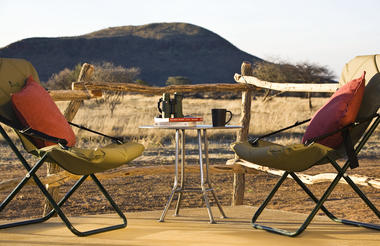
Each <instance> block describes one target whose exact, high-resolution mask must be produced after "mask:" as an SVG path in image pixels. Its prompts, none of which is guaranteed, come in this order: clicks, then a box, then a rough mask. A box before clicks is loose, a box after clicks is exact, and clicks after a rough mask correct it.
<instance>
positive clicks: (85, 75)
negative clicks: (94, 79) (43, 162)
mask: <svg viewBox="0 0 380 246" xmlns="http://www.w3.org/2000/svg"><path fill="white" fill-rule="evenodd" d="M93 72H94V66H93V65H91V64H87V63H84V64H83V65H82V69H81V71H80V73H79V76H78V82H80V81H88V80H89V79H90V78H91V76H92V74H93ZM82 102H83V100H73V101H70V103H69V105H68V106H67V108H66V110H65V112H64V116H65V118H66V120H67V121H72V120H73V119H74V117H75V115H76V113H77V112H78V110H79V107H80V105H81V104H82ZM61 171H62V169H61V168H60V167H59V166H58V165H57V164H55V163H48V165H47V176H49V175H52V174H56V173H59V172H61ZM46 188H47V189H48V191H49V193H50V194H51V195H52V197H53V198H54V200H55V201H58V200H59V187H49V185H48V184H47V185H46ZM51 209H52V207H51V205H50V203H49V201H48V200H47V199H46V200H45V206H44V215H46V214H47V213H49V212H50V210H51Z"/></svg>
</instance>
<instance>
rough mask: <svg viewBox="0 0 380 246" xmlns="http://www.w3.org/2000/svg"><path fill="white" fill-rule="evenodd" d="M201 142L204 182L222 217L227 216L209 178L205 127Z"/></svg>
mask: <svg viewBox="0 0 380 246" xmlns="http://www.w3.org/2000/svg"><path fill="white" fill-rule="evenodd" d="M203 144H204V152H205V159H206V182H205V183H207V185H208V187H209V190H210V191H211V193H212V196H213V197H214V200H215V202H216V205H217V206H218V208H219V211H220V213H221V215H222V218H227V216H226V215H225V213H224V211H223V208H222V206H221V204H220V203H219V200H218V198H217V197H216V194H215V191H214V189H213V188H212V186H211V180H210V177H209V169H208V168H209V158H208V138H207V133H206V129H203Z"/></svg>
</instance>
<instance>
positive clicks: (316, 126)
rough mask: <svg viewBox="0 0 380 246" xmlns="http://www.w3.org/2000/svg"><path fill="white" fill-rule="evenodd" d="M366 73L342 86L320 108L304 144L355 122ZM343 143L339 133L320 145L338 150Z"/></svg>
mask: <svg viewBox="0 0 380 246" xmlns="http://www.w3.org/2000/svg"><path fill="white" fill-rule="evenodd" d="M364 77H365V72H364V73H363V75H362V76H361V77H360V78H357V79H354V80H352V81H351V82H349V83H347V84H345V85H344V86H342V87H341V88H340V89H339V90H337V91H336V92H335V93H334V94H333V95H332V96H331V98H330V99H329V101H328V102H327V103H326V104H325V105H323V107H322V108H320V109H319V110H318V111H317V112H316V113H315V115H314V116H313V118H312V119H311V122H310V124H309V126H308V127H307V129H306V132H305V135H304V136H303V138H302V142H303V143H305V142H306V141H307V140H309V139H311V138H314V137H318V136H322V135H324V134H327V133H330V132H333V131H335V130H338V129H340V128H342V127H343V126H345V125H348V124H350V123H352V122H354V121H355V119H356V115H357V114H358V111H359V108H360V104H361V102H362V99H363V95H364V87H365V78H364ZM342 142H343V138H342V134H341V133H337V134H334V135H332V136H329V137H327V138H325V139H322V140H320V141H318V143H320V144H323V145H325V146H328V147H331V148H337V147H338V146H339V145H340V144H341V143H342Z"/></svg>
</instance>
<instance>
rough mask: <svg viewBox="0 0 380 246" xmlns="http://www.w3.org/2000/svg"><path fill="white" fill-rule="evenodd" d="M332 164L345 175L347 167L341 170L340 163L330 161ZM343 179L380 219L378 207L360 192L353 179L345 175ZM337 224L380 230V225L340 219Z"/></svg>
mask: <svg viewBox="0 0 380 246" xmlns="http://www.w3.org/2000/svg"><path fill="white" fill-rule="evenodd" d="M330 162H331V164H332V165H333V166H334V168H335V169H336V170H337V171H338V172H339V173H345V170H346V169H345V165H344V166H343V168H341V167H340V166H339V165H338V163H336V162H335V161H330ZM346 165H348V163H346ZM343 178H344V179H345V180H346V182H347V183H348V184H349V185H350V187H351V188H352V189H353V190H354V191H355V192H356V194H358V196H359V197H360V198H361V199H362V200H363V201H364V202H365V204H366V205H367V206H368V207H369V208H370V209H371V210H372V212H373V213H374V214H375V215H376V216H377V218H379V219H380V212H379V210H378V209H377V208H376V206H375V205H374V204H373V203H372V202H371V201H370V200H369V199H368V197H367V196H366V195H365V194H364V193H363V192H362V191H361V190H360V188H359V187H358V186H357V185H356V184H355V183H354V181H352V179H351V178H350V177H349V176H348V175H343ZM337 222H340V223H343V224H347V225H354V226H361V227H365V228H370V229H375V230H380V225H375V224H369V223H363V222H359V221H352V220H346V219H338V220H337Z"/></svg>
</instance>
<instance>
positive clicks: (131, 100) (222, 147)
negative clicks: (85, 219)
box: [0, 94, 380, 223]
mask: <svg viewBox="0 0 380 246" xmlns="http://www.w3.org/2000/svg"><path fill="white" fill-rule="evenodd" d="M158 99H159V96H141V95H133V94H128V95H126V96H125V97H124V98H123V99H122V102H121V104H120V105H118V107H117V108H116V109H115V111H114V113H113V115H112V117H111V115H110V112H109V106H107V104H106V103H100V104H99V103H95V100H88V101H85V102H84V105H82V107H81V109H80V110H79V112H78V114H77V116H76V118H75V119H74V122H75V123H79V124H83V125H85V126H87V127H89V128H92V129H96V130H99V131H101V132H104V133H106V134H110V135H116V136H122V137H124V138H125V139H130V140H133V141H138V142H140V143H142V144H144V145H145V147H146V150H145V152H144V153H143V156H141V157H139V158H137V159H136V160H134V161H132V162H131V163H129V164H127V165H125V166H123V167H120V169H123V168H125V167H129V166H130V167H133V166H154V165H173V163H174V132H173V131H170V130H152V129H139V128H138V127H139V126H140V125H147V124H152V123H153V117H154V116H155V115H157V113H158V112H157V109H156V105H157V101H158ZM326 100H327V98H313V100H312V102H313V106H314V107H313V109H312V110H310V109H309V106H308V101H307V99H301V98H295V97H281V98H274V99H273V100H270V101H268V102H263V101H262V100H261V98H255V100H254V101H253V102H252V103H253V104H252V118H251V125H250V135H251V136H255V135H260V134H263V133H267V132H270V131H272V130H275V129H279V128H282V127H285V126H288V125H291V124H293V123H294V122H295V121H297V120H303V119H306V118H309V117H311V116H312V115H313V113H314V112H315V111H316V110H317V109H318V108H319V107H320V106H321V105H322V104H323V103H324V102H325V101H326ZM58 104H59V107H60V108H62V109H63V108H65V107H66V105H67V103H64V102H60V103H58ZM183 105H184V106H183V107H184V108H183V111H184V113H185V114H187V115H193V116H200V117H203V118H204V123H205V124H210V123H211V115H210V112H211V108H227V109H228V110H231V111H232V112H233V114H234V116H233V119H232V121H231V124H238V123H239V119H240V105H241V100H240V99H217V100H216V99H207V98H203V99H194V98H193V99H190V98H186V96H185V99H184V101H183ZM305 128H306V126H300V127H298V128H296V129H293V130H291V131H288V132H286V133H283V134H280V135H278V136H276V137H274V138H271V139H269V140H271V141H276V142H278V143H282V144H286V143H291V142H297V141H298V142H299V141H300V139H301V138H302V133H303V132H304V131H305ZM9 132H10V131H9ZM187 133H188V134H189V136H188V137H187V144H188V145H187V152H186V154H187V157H188V158H187V160H186V161H187V164H189V165H196V164H197V146H196V145H195V132H190V131H188V132H187ZM235 134H236V132H235V131H216V130H215V131H209V134H208V135H209V153H210V155H209V156H210V164H211V165H215V164H218V165H224V164H225V163H226V161H227V160H228V159H232V158H233V157H234V154H233V152H232V151H231V149H230V147H229V145H230V143H232V142H233V141H234V139H235ZM77 136H78V139H79V141H78V145H79V146H82V147H96V146H98V145H104V144H105V143H106V142H107V140H104V139H102V138H99V137H97V136H96V135H92V134H90V133H87V132H84V131H77ZM379 142H380V134H379V130H378V131H376V132H375V134H374V136H373V137H372V138H371V139H370V140H369V144H368V145H367V147H365V148H364V149H363V151H362V154H361V155H360V158H361V159H360V160H361V161H360V167H359V168H357V169H355V170H353V171H351V170H350V171H349V173H355V174H359V175H364V176H367V177H372V178H380V176H379V170H380V166H379V164H380V161H379V157H380V153H379V151H378V146H379ZM0 148H1V153H0V155H1V165H0V170H1V171H0V182H1V181H4V180H8V179H12V178H16V177H20V175H21V174H23V173H25V171H24V170H23V169H22V168H21V167H20V165H19V163H17V161H16V157H15V156H14V154H12V152H11V150H10V149H9V148H7V146H6V143H5V142H1V143H0ZM28 160H31V161H33V157H29V158H28ZM326 172H334V170H333V169H332V168H330V167H329V166H327V165H323V166H318V167H313V168H311V169H309V170H308V171H307V172H306V173H308V174H317V173H326ZM45 173H46V168H42V169H41V171H39V173H38V175H40V176H44V175H45ZM278 178H279V177H278V176H274V175H270V174H267V173H264V172H257V174H249V175H246V190H245V199H244V204H246V205H252V206H258V205H259V204H260V203H261V202H262V201H263V199H264V198H265V196H266V195H267V194H268V192H269V191H270V190H271V188H272V187H273V185H274V183H275V182H276V181H277V180H278ZM211 179H212V185H213V187H214V189H215V190H216V193H217V196H218V197H219V200H220V201H221V203H222V205H223V206H230V205H231V193H232V183H233V175H232V174H213V175H211ZM186 182H187V183H188V185H189V186H190V185H191V186H197V185H199V177H198V175H189V176H188V178H187V180H186ZM103 184H104V185H105V187H106V188H107V189H108V190H109V192H110V193H111V195H112V196H113V197H114V198H115V200H116V203H117V204H118V205H120V207H121V208H122V210H123V211H124V212H127V211H143V210H161V209H163V207H164V205H165V203H166V201H167V198H168V195H169V193H170V191H171V187H172V184H173V175H141V176H134V177H123V178H114V179H110V180H104V181H103ZM327 186H328V184H326V183H322V184H314V185H311V186H310V188H311V189H312V191H313V192H315V194H316V195H317V196H320V195H321V194H322V192H323V191H324V190H325V189H326V188H327ZM68 188H69V186H68V185H64V186H62V187H61V188H60V190H61V193H62V194H63V193H64V191H66V190H67V189H68ZM361 188H362V190H363V191H364V192H365V193H366V194H368V196H369V197H370V199H371V200H372V202H373V203H374V204H375V205H377V207H380V190H378V189H375V188H372V187H367V186H362V187H361ZM8 193H9V190H1V193H0V194H1V197H0V198H1V199H4V198H5V196H6V195H7V194H8ZM42 204H43V198H42V195H41V194H40V192H39V190H38V188H36V187H35V186H28V187H25V188H24V189H23V190H22V191H21V193H19V194H18V195H17V197H16V200H15V201H13V202H11V203H10V204H9V206H8V207H7V208H6V209H5V210H4V211H2V213H1V214H0V219H4V218H20V217H28V216H39V215H40V214H41V211H42V209H41V208H42ZM202 206H204V204H203V202H202V199H201V195H200V194H198V193H186V194H185V195H184V200H183V207H202ZM269 207H270V208H274V209H281V210H287V211H295V212H301V213H308V212H309V211H310V209H312V207H313V202H312V201H311V199H309V198H308V197H307V196H306V195H305V194H304V192H303V191H302V190H300V188H298V186H297V185H295V184H294V182H293V181H292V180H287V181H286V182H285V185H283V188H282V189H281V192H280V193H279V194H278V195H277V196H275V198H274V200H273V202H272V203H271V204H270V206H269ZM327 207H328V208H330V209H331V211H333V212H335V213H336V215H337V216H344V217H346V218H349V219H360V220H362V221H363V220H364V221H367V222H376V223H378V218H377V217H376V216H375V215H373V214H372V213H369V212H368V210H366V209H367V208H366V205H365V204H364V203H363V202H362V201H361V199H360V198H358V197H357V195H356V194H355V193H353V192H352V190H351V188H350V187H349V186H348V185H346V184H339V185H338V187H337V189H336V190H335V191H334V192H333V193H332V194H331V196H330V198H329V201H328V202H327ZM64 210H65V211H67V212H68V213H69V214H71V215H79V214H83V213H89V214H92V213H99V212H101V213H108V212H110V208H109V206H108V204H107V203H106V202H105V200H104V198H103V197H102V196H101V195H100V194H99V193H98V192H97V188H96V187H95V185H93V184H92V182H90V181H89V180H88V181H86V182H85V185H84V186H83V187H82V188H81V189H80V190H79V192H76V194H75V195H74V196H73V197H72V198H71V199H70V200H69V201H68V202H67V205H65V206H64ZM253 212H254V211H252V213H253ZM169 215H170V212H169ZM251 216H252V214H247V220H249V219H250V217H251Z"/></svg>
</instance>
